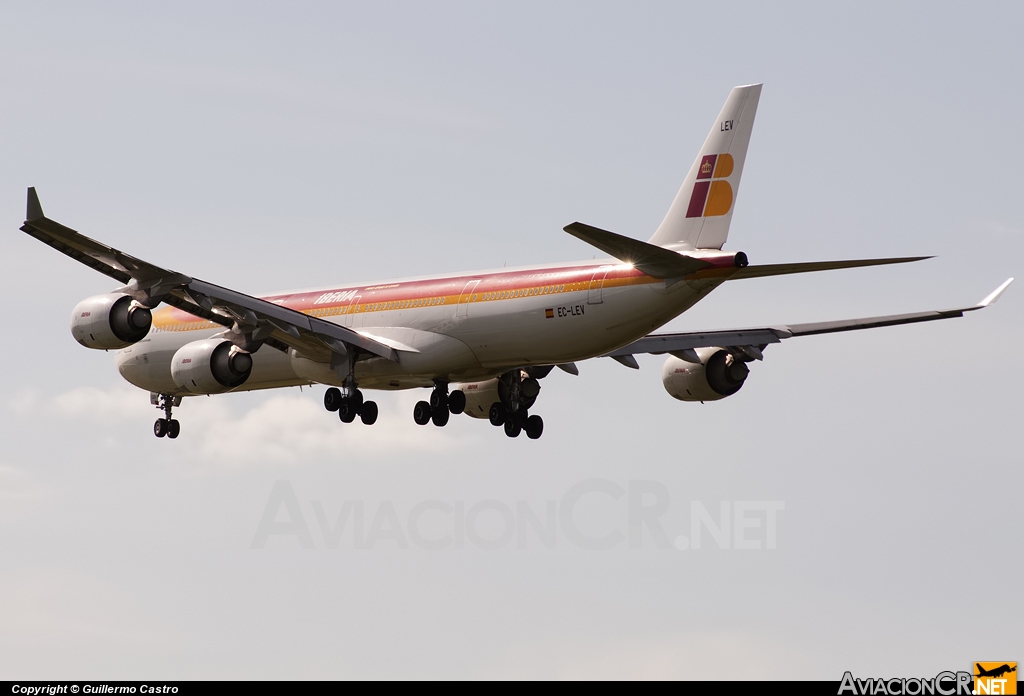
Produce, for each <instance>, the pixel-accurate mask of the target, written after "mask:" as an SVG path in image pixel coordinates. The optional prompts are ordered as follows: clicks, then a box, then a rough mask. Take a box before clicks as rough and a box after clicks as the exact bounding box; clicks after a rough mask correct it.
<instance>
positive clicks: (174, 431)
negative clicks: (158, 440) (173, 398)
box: [167, 420, 181, 440]
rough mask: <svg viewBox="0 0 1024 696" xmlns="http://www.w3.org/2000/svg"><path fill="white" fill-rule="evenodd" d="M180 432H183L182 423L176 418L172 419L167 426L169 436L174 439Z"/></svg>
mask: <svg viewBox="0 0 1024 696" xmlns="http://www.w3.org/2000/svg"><path fill="white" fill-rule="evenodd" d="M180 433H181V423H179V422H178V421H176V420H172V421H171V422H170V424H169V425H168V426H167V437H169V438H171V439H172V440H173V439H174V438H176V437H178V435H179V434H180Z"/></svg>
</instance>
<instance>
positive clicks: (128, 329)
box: [71, 292, 153, 350]
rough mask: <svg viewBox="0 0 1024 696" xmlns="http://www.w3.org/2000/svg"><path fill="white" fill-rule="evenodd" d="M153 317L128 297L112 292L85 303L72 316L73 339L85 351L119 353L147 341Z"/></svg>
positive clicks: (82, 302)
mask: <svg viewBox="0 0 1024 696" xmlns="http://www.w3.org/2000/svg"><path fill="white" fill-rule="evenodd" d="M152 325H153V314H152V312H150V311H149V309H148V308H146V307H143V306H142V305H140V304H139V303H138V302H135V301H134V300H133V299H132V298H131V297H129V296H128V295H124V294H121V293H118V292H112V293H109V294H106V295H96V296H94V297H90V298H88V299H85V300H82V301H81V302H79V303H78V304H77V305H76V306H75V309H74V311H73V312H72V313H71V335H72V336H74V337H75V340H76V341H78V342H79V343H81V344H82V345H83V346H85V347H86V348H95V349H96V350H116V349H118V348H125V347H127V346H130V345H131V344H133V343H137V342H139V341H141V340H142V339H144V338H145V337H146V334H148V333H149V328H150V327H151V326H152Z"/></svg>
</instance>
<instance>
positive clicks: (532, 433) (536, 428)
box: [523, 416, 544, 440]
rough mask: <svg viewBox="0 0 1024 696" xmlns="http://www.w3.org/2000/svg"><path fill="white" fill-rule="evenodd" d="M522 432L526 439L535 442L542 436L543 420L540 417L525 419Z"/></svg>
mask: <svg viewBox="0 0 1024 696" xmlns="http://www.w3.org/2000/svg"><path fill="white" fill-rule="evenodd" d="M523 430H525V431H526V437H528V438H530V439H531V440H536V439H537V438H539V437H540V436H541V435H543V434H544V419H543V418H541V417H540V416H530V417H529V418H527V419H526V425H525V426H524V427H523Z"/></svg>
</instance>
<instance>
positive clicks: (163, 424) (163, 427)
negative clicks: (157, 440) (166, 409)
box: [153, 418, 168, 437]
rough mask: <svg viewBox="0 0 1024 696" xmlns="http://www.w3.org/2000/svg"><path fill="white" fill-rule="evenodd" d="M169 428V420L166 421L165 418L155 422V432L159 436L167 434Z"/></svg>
mask: <svg viewBox="0 0 1024 696" xmlns="http://www.w3.org/2000/svg"><path fill="white" fill-rule="evenodd" d="M167 430H168V426H167V421H165V420H164V419H163V418H161V419H159V420H158V421H157V422H156V423H154V424H153V434H154V435H156V436H157V437H163V436H165V435H166V434H167Z"/></svg>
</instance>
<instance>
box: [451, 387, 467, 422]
mask: <svg viewBox="0 0 1024 696" xmlns="http://www.w3.org/2000/svg"><path fill="white" fill-rule="evenodd" d="M448 410H449V411H451V414H452V415H453V416H457V415H459V414H460V413H462V412H463V411H465V410H466V394H465V392H461V391H459V390H458V389H456V390H455V391H453V392H452V393H451V394H449V395H448Z"/></svg>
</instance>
